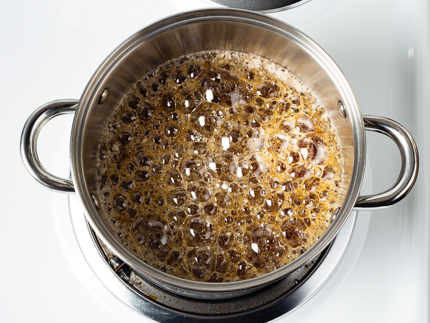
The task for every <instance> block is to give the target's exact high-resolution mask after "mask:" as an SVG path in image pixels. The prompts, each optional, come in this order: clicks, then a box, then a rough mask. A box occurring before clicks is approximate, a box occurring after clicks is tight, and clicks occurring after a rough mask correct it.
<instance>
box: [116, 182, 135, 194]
mask: <svg viewBox="0 0 430 323" xmlns="http://www.w3.org/2000/svg"><path fill="white" fill-rule="evenodd" d="M119 188H120V190H121V191H123V192H128V191H130V190H132V189H133V188H134V181H133V180H128V181H124V182H122V183H121V185H120V186H119Z"/></svg>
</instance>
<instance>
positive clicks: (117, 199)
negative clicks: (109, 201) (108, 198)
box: [113, 193, 127, 212]
mask: <svg viewBox="0 0 430 323" xmlns="http://www.w3.org/2000/svg"><path fill="white" fill-rule="evenodd" d="M113 205H114V208H115V210H117V211H119V212H122V211H124V210H125V209H126V207H127V200H126V199H125V197H124V195H122V194H121V193H118V194H116V195H115V196H114V197H113Z"/></svg>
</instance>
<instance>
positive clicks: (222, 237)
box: [217, 232, 233, 249]
mask: <svg viewBox="0 0 430 323" xmlns="http://www.w3.org/2000/svg"><path fill="white" fill-rule="evenodd" d="M232 240H233V234H232V233H231V232H222V233H220V234H219V235H218V239H217V241H218V245H219V246H220V247H221V248H223V249H229V247H230V245H231V243H232Z"/></svg>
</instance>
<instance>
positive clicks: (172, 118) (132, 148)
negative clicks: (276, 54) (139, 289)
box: [98, 51, 343, 282]
mask: <svg viewBox="0 0 430 323" xmlns="http://www.w3.org/2000/svg"><path fill="white" fill-rule="evenodd" d="M98 162H99V165H98V166H99V178H98V181H99V197H100V200H101V210H102V212H101V216H102V219H103V221H104V222H105V223H106V224H107V226H108V227H109V229H110V230H111V232H112V233H113V234H114V235H115V236H116V237H117V238H118V239H119V241H120V242H121V243H122V244H123V245H124V246H125V247H126V248H127V249H128V250H129V251H130V252H132V253H133V254H134V255H136V256H137V257H138V258H140V259H141V260H142V261H144V262H146V263H148V264H149V265H151V266H153V267H155V268H158V269H159V270H162V271H164V272H167V273H169V274H172V275H175V276H179V277H183V278H186V279H191V280H200V281H210V282H226V281H236V280H242V279H248V278H252V277H256V276H260V275H263V274H265V273H268V272H270V271H273V270H275V269H277V268H280V267H282V266H284V265H285V264H287V263H288V262H290V261H292V260H293V259H295V258H297V257H298V256H299V255H300V254H302V253H304V252H305V251H306V250H307V249H308V248H309V247H310V246H312V245H313V244H314V243H315V242H316V241H317V240H318V238H319V237H321V235H322V234H323V233H324V232H325V231H326V229H327V228H328V226H329V222H330V218H331V216H332V214H333V213H334V212H335V210H336V209H337V208H338V207H339V197H338V196H339V194H338V190H340V187H341V178H342V163H343V160H342V158H341V154H340V148H339V145H338V139H337V134H336V132H335V130H334V129H333V128H332V126H331V122H330V119H329V117H328V116H327V114H326V113H325V110H324V108H323V107H321V106H320V105H319V104H318V102H317V101H316V99H315V98H314V97H313V96H312V94H311V93H310V92H309V90H308V89H307V88H306V87H305V86H304V85H303V84H301V83H300V81H298V80H297V79H296V78H295V77H294V76H293V75H291V74H290V73H289V72H288V71H285V70H284V69H283V68H282V67H280V66H278V65H276V64H274V63H272V62H270V61H268V60H265V59H263V58H260V57H258V56H255V55H251V54H245V53H239V52H233V51H211V52H204V53H203V52H202V53H196V54H192V55H188V56H185V57H180V58H178V59H175V60H172V61H169V62H167V63H165V64H164V65H162V66H160V67H158V68H157V69H156V70H154V71H152V72H150V73H149V74H148V75H146V76H144V77H143V78H142V79H141V80H140V81H139V82H137V83H136V84H135V86H134V87H133V88H132V89H131V90H130V92H129V93H128V95H127V96H126V97H124V99H123V100H122V101H121V103H120V104H119V106H118V107H117V108H116V109H115V112H114V113H113V115H112V116H111V119H110V120H109V123H108V126H107V127H106V130H105V132H104V134H103V138H102V141H101V144H100V147H99V160H98Z"/></svg>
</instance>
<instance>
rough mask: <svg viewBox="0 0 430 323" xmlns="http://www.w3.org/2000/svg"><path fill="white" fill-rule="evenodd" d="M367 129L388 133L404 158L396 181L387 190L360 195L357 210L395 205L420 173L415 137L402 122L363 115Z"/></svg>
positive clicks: (356, 205) (406, 193)
mask: <svg viewBox="0 0 430 323" xmlns="http://www.w3.org/2000/svg"><path fill="white" fill-rule="evenodd" d="M363 119H364V125H365V128H366V130H370V131H375V132H379V133H382V134H384V135H387V136H388V137H390V138H391V139H392V140H393V141H394V142H395V143H396V145H397V147H398V148H399V151H400V155H401V158H402V167H401V170H400V174H399V178H398V179H397V181H396V183H395V184H394V185H393V186H392V187H391V188H389V189H388V190H386V191H385V192H382V193H379V194H375V195H365V196H359V197H358V199H357V202H356V203H355V207H354V209H356V210H371V209H378V208H383V207H387V206H390V205H393V204H395V203H397V202H399V201H400V200H401V199H403V198H404V197H405V196H406V195H408V193H409V191H410V190H411V189H412V187H413V186H414V184H415V181H416V179H417V175H418V166H419V157H418V149H417V145H416V144H415V141H414V138H412V136H411V134H410V133H409V132H408V130H406V128H405V127H403V126H402V125H401V124H399V123H397V122H396V121H393V120H391V119H388V118H382V117H374V116H363Z"/></svg>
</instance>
